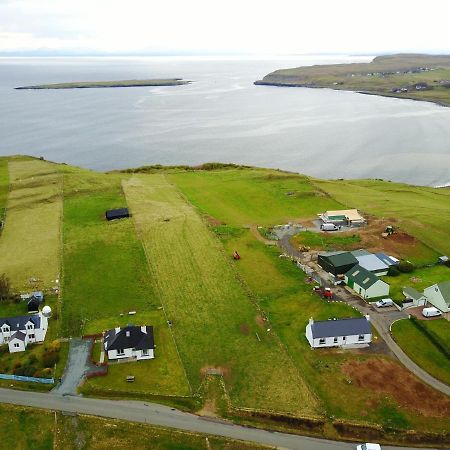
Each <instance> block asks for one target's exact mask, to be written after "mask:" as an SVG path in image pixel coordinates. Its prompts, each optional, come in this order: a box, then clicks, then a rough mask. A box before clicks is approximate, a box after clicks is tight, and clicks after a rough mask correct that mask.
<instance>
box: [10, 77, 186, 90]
mask: <svg viewBox="0 0 450 450" xmlns="http://www.w3.org/2000/svg"><path fill="white" fill-rule="evenodd" d="M189 83H190V81H187V80H183V79H181V78H162V79H150V80H120V81H76V82H72V83H52V84H37V85H34V86H19V87H16V88H15V89H87V88H119V87H143V86H180V85H183V84H189Z"/></svg>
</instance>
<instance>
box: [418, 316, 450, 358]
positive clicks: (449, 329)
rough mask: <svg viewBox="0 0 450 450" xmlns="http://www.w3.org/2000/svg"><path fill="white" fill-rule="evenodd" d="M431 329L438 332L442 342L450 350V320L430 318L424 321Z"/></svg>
mask: <svg viewBox="0 0 450 450" xmlns="http://www.w3.org/2000/svg"><path fill="white" fill-rule="evenodd" d="M423 324H424V325H425V326H426V327H427V328H428V329H429V330H430V331H432V332H433V333H434V334H436V335H437V336H438V337H439V339H440V340H441V342H442V343H443V344H444V345H445V346H446V347H447V349H448V350H449V351H450V323H449V322H448V320H444V319H439V320H430V321H425V322H424V323H423Z"/></svg>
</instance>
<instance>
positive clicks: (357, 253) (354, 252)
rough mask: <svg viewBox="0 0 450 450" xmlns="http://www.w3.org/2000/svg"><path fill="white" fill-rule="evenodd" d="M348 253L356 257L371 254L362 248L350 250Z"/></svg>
mask: <svg viewBox="0 0 450 450" xmlns="http://www.w3.org/2000/svg"><path fill="white" fill-rule="evenodd" d="M350 253H351V254H352V255H353V256H354V257H355V258H358V256H364V255H371V253H370V252H368V251H367V250H364V249H363V248H360V249H359V250H352V251H351V252H350Z"/></svg>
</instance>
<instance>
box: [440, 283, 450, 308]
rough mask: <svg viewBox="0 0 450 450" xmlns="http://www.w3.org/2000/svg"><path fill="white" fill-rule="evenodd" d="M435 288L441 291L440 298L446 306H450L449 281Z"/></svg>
mask: <svg viewBox="0 0 450 450" xmlns="http://www.w3.org/2000/svg"><path fill="white" fill-rule="evenodd" d="M437 287H438V288H439V290H440V291H441V294H442V297H444V300H445V301H446V303H447V304H450V281H444V282H443V283H438V284H437Z"/></svg>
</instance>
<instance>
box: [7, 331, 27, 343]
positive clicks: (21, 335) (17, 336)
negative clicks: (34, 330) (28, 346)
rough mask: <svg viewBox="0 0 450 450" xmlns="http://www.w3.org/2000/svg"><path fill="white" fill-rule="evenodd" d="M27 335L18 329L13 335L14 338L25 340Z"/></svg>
mask: <svg viewBox="0 0 450 450" xmlns="http://www.w3.org/2000/svg"><path fill="white" fill-rule="evenodd" d="M26 337H27V335H26V334H25V333H22V332H21V331H16V332H15V333H14V334H12V335H11V340H12V339H19V341H25V338H26Z"/></svg>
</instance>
